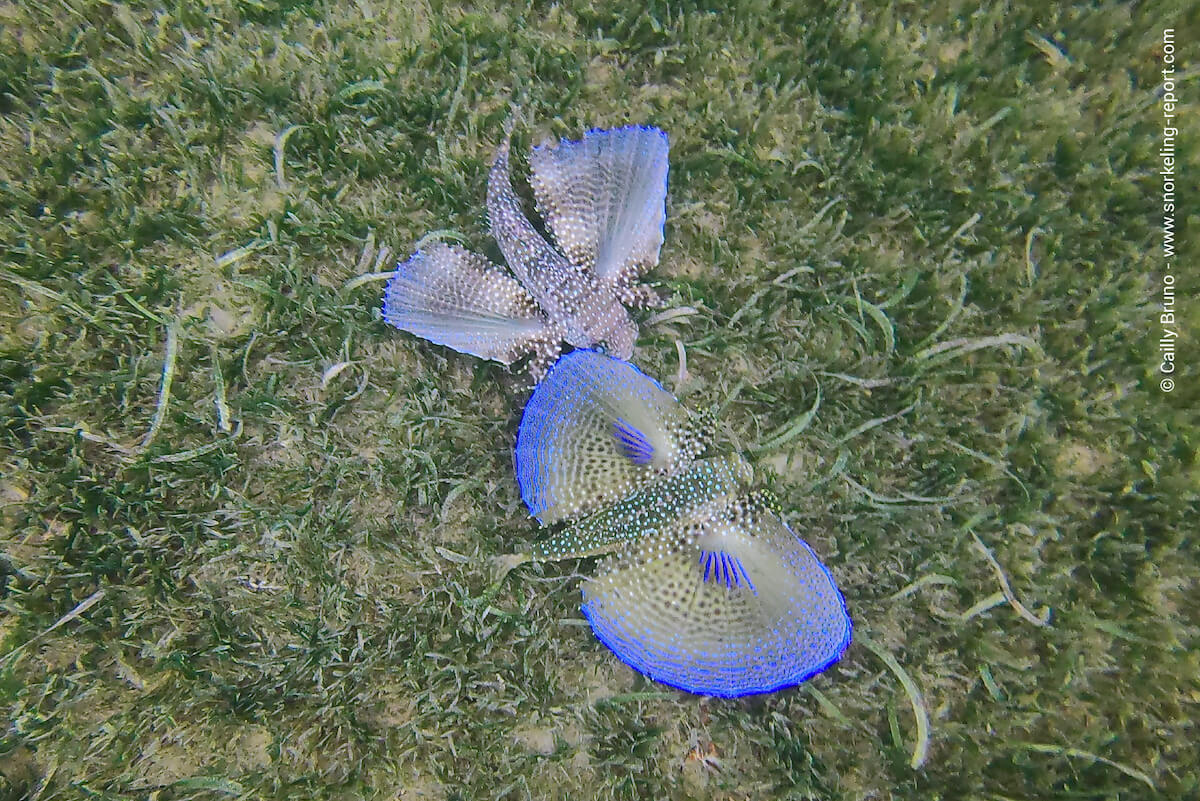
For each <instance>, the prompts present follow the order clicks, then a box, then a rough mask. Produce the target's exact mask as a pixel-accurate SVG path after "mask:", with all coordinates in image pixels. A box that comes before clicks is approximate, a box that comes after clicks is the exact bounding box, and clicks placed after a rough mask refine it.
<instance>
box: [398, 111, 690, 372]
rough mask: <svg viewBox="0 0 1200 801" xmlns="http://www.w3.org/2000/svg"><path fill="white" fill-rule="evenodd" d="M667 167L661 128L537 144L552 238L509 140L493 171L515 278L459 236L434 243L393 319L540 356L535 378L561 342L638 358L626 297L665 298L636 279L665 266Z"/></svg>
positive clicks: (534, 161) (411, 270)
mask: <svg viewBox="0 0 1200 801" xmlns="http://www.w3.org/2000/svg"><path fill="white" fill-rule="evenodd" d="M667 173H668V143H667V137H666V134H665V133H663V132H662V131H661V130H659V129H657V128H651V127H645V126H627V127H624V128H617V129H613V130H599V129H597V130H591V131H588V132H587V133H586V134H585V135H584V137H583V139H581V140H579V141H568V140H563V141H561V142H560V143H558V145H556V146H549V147H537V148H534V150H533V152H532V154H531V156H530V185H531V186H532V187H533V190H534V197H535V201H536V204H537V208H538V210H539V213H540V214H541V215H542V217H543V219H544V220H545V222H546V225H547V228H548V229H549V231H550V234H551V235H552V237H553V238H554V242H555V244H551V243H550V242H549V241H547V240H546V238H545V237H544V236H542V234H541V233H539V231H538V230H537V229H536V228H535V227H534V226H533V224H532V223H531V222H530V221H529V219H528V218H527V217H526V216H525V213H524V211H523V210H522V208H521V203H520V199H519V198H518V196H517V194H516V192H515V191H514V190H513V186H512V180H511V176H510V172H509V142H508V139H507V137H506V138H505V140H504V142H503V143H502V144H501V145H500V147H499V149H498V151H497V154H496V158H495V160H494V162H493V164H492V168H491V170H490V172H489V175H488V188H487V203H486V207H487V217H488V224H489V228H490V230H491V234H492V236H493V238H495V240H496V242H497V244H498V245H499V247H500V250H501V252H502V253H503V254H504V258H505V261H506V262H507V265H508V268H509V270H511V272H512V275H509V274H508V273H506V272H505V271H504V270H503V269H502V268H500V267H499V266H497V265H495V264H493V263H492V262H491V261H489V260H488V259H486V258H485V257H483V256H480V255H478V254H476V253H473V252H471V251H468V250H466V249H464V248H461V247H459V246H457V245H449V244H446V243H435V244H433V245H431V246H429V247H427V248H423V249H422V250H420V251H418V252H417V253H415V254H414V255H413V256H412V257H411V258H409V259H408V260H407V261H405V262H402V263H401V264H399V265H398V266H397V268H396V273H395V275H394V276H393V278H392V279H391V281H390V282H389V283H388V286H387V288H386V289H385V290H384V301H383V319H384V320H385V321H386V322H388V323H389V324H391V325H393V326H395V327H396V328H399V329H401V330H404V331H408V332H410V333H413V334H416V335H417V336H420V337H423V338H425V339H428V340H429V341H431V342H435V343H438V344H441V345H445V346H447V347H450V348H453V349H454V350H457V351H459V352H461V353H467V354H471V355H474V356H479V357H481V358H484V359H492V360H495V361H498V362H501V363H502V364H505V365H510V364H512V363H513V362H515V361H517V360H519V359H521V358H523V357H525V356H527V355H531V356H532V359H531V360H530V362H529V365H528V369H529V372H530V376H531V377H532V378H533V379H534V381H535V382H536V381H538V380H540V379H541V377H542V375H543V374H544V373H545V371H546V369H547V368H548V367H549V366H550V365H551V364H553V362H554V360H555V359H556V358H557V356H558V355H559V353H560V352H561V348H562V341H563V340H566V341H567V342H568V343H570V344H571V345H574V346H576V347H591V346H595V345H599V344H604V345H605V346H606V347H607V349H608V350H609V352H611V353H613V354H615V355H617V356H619V357H621V358H626V359H627V358H629V357H630V356H631V355H632V354H633V345H634V341H635V340H636V338H637V326H636V325H635V324H634V322H633V320H632V318H630V316H629V312H628V311H627V310H626V306H629V307H631V308H639V307H645V306H652V305H657V303H658V298H657V296H656V295H655V294H654V292H653V291H652V290H651V289H650V288H649V287H648V286H646V285H644V284H639V283H638V278H639V277H640V276H641V275H642V274H644V273H645V272H646V271H648V270H650V269H651V268H653V267H654V266H655V265H656V264H657V263H658V258H659V251H660V249H661V247H662V242H663V225H664V222H665V220H666V193H667ZM555 245H557V247H556V246H555ZM514 276H515V277H514Z"/></svg>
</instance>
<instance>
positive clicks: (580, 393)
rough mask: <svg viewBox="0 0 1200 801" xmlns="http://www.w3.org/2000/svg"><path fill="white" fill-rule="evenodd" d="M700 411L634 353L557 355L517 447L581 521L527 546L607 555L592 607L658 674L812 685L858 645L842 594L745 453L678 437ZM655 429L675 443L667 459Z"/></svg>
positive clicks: (525, 470)
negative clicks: (717, 452)
mask: <svg viewBox="0 0 1200 801" xmlns="http://www.w3.org/2000/svg"><path fill="white" fill-rule="evenodd" d="M687 419H688V418H687V412H685V411H684V410H683V409H682V407H681V406H680V404H679V403H678V401H676V400H675V399H674V398H673V397H672V396H670V395H669V393H667V392H666V391H665V390H664V389H662V387H661V386H659V385H658V384H657V382H655V381H653V380H652V379H650V378H649V377H648V376H646V375H644V374H643V373H641V372H640V371H638V370H637V368H635V367H633V366H632V365H629V364H627V363H624V362H620V361H618V360H616V359H612V358H611V357H608V356H604V355H602V354H598V353H595V352H592V351H575V352H573V353H571V354H568V355H567V356H564V357H563V358H562V359H560V360H559V362H558V363H557V364H555V366H554V368H553V369H552V370H551V371H550V373H549V375H547V377H546V379H545V380H544V381H543V382H542V383H541V384H540V385H539V387H538V388H537V389H536V390H535V391H534V393H533V396H532V397H531V398H530V401H529V404H528V405H527V406H526V411H525V417H524V418H523V419H522V422H521V429H520V433H519V434H518V444H517V449H516V456H515V461H516V468H517V476H518V481H519V483H520V484H521V490H522V497H523V498H524V499H525V501H526V504H527V505H528V506H529V508H530V511H531V513H533V515H534V516H535V517H537V518H538V519H539V520H542V522H543V523H547V522H553V521H557V520H563V519H573V520H574V521H575V522H573V523H572V524H571V525H569V526H567V527H566V528H563V529H562V530H560V531H558V532H556V533H554V534H552V535H551V536H550V537H549V538H547V539H545V540H543V541H541V542H539V543H537V544H536V545H535V546H534V548H533V550H532V551H531V552H530V553H529V554H528V555H527V558H530V559H534V560H538V561H549V560H557V559H566V558H577V557H590V556H599V557H601V559H600V562H599V564H598V566H597V570H596V574H595V575H594V576H593V577H592V578H589V579H587V580H585V581H584V583H583V587H582V592H583V599H584V600H583V606H582V610H583V613H584V615H585V617H586V618H587V619H588V622H589V623H590V625H591V627H592V630H593V632H594V633H595V634H596V636H597V638H598V639H599V640H600V641H601V642H603V643H604V644H605V645H606V646H607V647H608V648H609V649H610V650H612V651H613V653H615V654H616V655H617V656H618V657H619V658H620V659H621V660H622V661H624V662H625V663H626V664H628V665H630V666H631V667H633V668H634V669H636V670H638V671H639V672H641V673H643V674H645V675H646V676H648V677H650V678H652V679H654V680H656V681H660V682H663V683H665V684H669V685H672V686H674V687H678V688H680V689H683V690H687V691H689V692H693V693H698V694H703V695H715V696H723V697H736V696H743V695H751V694H756V693H765V692H771V691H773V690H777V689H781V688H784V687H789V686H793V685H796V684H799V683H801V682H803V681H804V680H806V679H807V678H809V677H811V676H812V675H814V674H816V673H819V672H821V671H822V670H824V669H826V668H827V667H829V666H830V665H831V664H833V663H834V662H836V661H837V660H838V659H839V658H840V657H841V654H842V653H843V651H844V650H845V649H846V647H847V646H848V645H849V643H850V638H851V632H852V624H851V621H850V617H849V614H848V612H847V610H846V603H845V599H844V598H843V596H842V594H841V592H840V591H839V590H838V588H837V585H836V583H835V581H834V579H833V576H832V574H831V573H830V572H829V570H828V569H827V568H826V567H825V566H824V565H823V564H822V563H821V562H820V560H819V559H818V557H817V556H816V554H815V553H814V552H813V550H812V549H811V548H810V547H809V546H808V545H807V544H806V543H805V542H804V541H803V540H801V539H800V538H799V537H798V536H796V534H795V533H794V532H792V530H791V529H790V528H789V527H788V526H787V524H786V523H785V522H784V521H783V519H782V517H781V516H780V514H779V508H778V504H777V503H776V502H775V501H774V500H773V498H772V497H771V496H770V495H769V494H767V493H765V492H762V491H756V490H753V489H751V488H750V482H751V479H752V471H751V469H750V467H749V465H748V464H747V463H746V462H745V460H743V459H741V458H740V457H722V458H709V459H697V458H695V457H696V456H697V455H698V454H699V453H700V451H701V448H700V447H698V446H697V445H688V446H687V447H685V448H680V447H679V446H678V445H674V447H675V450H672V449H671V448H672V445H673V443H674V442H676V441H675V440H672V439H671V432H673V431H674V432H678V431H684V432H686V431H687V427H686V424H685V423H680V422H679V421H681V420H682V421H686V420H687ZM618 421H623V422H624V423H625V424H624V425H614V424H615V423H617V422H618ZM628 421H636V422H634V423H632V424H630V423H629V422H628ZM639 425H640V427H639ZM672 426H675V427H674V428H673V427H672ZM630 428H632V429H633V430H635V431H637V432H638V433H639V434H641V436H640V437H638V436H632V437H631V436H630V434H629V433H628V431H629V429H630ZM643 428H644V429H646V431H648V432H650V433H646V431H643ZM677 436H678V435H677ZM683 441H684V442H689V440H687V439H686V438H684V439H683ZM643 442H645V443H654V444H657V445H658V446H659V447H660V448H662V451H661V452H662V453H669V454H671V456H672V458H671V459H670V460H668V461H667V462H666V463H665V464H664V465H663V467H662V468H661V469H659V470H657V471H656V470H654V469H653V468H652V467H651V465H650V464H648V463H644V462H645V460H644V456H645V453H646V452H645V450H644V446H643V444H642V443H643ZM696 442H697V443H699V442H700V440H699V439H697V440H696ZM563 443H566V444H565V446H564V444H563ZM631 443H632V444H631ZM654 444H652V445H651V446H650V447H651V450H652V451H653V448H654ZM592 467H599V468H600V469H599V470H598V472H597V473H596V474H595V475H592V474H590V473H589V470H590V468H592ZM614 497H615V500H614ZM593 509H595V510H596V511H592V512H591V513H590V514H588V513H587V511H585V510H593Z"/></svg>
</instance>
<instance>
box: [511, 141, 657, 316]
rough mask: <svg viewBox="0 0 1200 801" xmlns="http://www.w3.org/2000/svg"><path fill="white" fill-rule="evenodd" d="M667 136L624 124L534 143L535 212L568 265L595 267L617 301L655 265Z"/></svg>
mask: <svg viewBox="0 0 1200 801" xmlns="http://www.w3.org/2000/svg"><path fill="white" fill-rule="evenodd" d="M667 152H668V146H667V136H666V134H665V133H663V132H662V131H661V130H659V129H657V128H648V127H642V126H630V127H626V128H618V129H615V130H610V131H602V130H595V131H589V132H588V133H587V134H586V135H585V136H584V137H583V139H582V140H581V141H578V142H570V141H565V140H564V141H562V142H560V143H559V144H558V145H556V146H550V147H539V148H535V149H534V151H533V154H532V156H531V157H530V168H531V172H532V176H531V178H530V183H531V184H532V185H533V191H534V194H535V196H536V199H537V203H538V210H539V211H540V212H541V214H542V216H543V217H544V218H545V219H546V222H547V224H548V225H549V227H550V230H551V231H552V232H553V234H554V239H555V241H556V242H557V243H558V246H559V248H561V249H562V251H563V252H564V253H565V254H566V255H567V258H568V260H569V261H571V263H572V264H577V265H582V266H584V267H586V268H588V269H590V270H592V271H594V272H595V274H596V276H597V277H598V278H600V280H601V281H602V282H603V283H605V284H607V285H608V286H609V287H611V288H612V289H613V290H614V291H618V292H619V294H621V295H622V300H623V301H626V302H629V301H642V302H644V301H646V300H648V299H649V296H647V295H646V294H645V293H642V292H637V293H634V292H631V291H630V288H631V287H632V286H633V284H634V281H635V280H636V278H637V277H638V276H639V275H641V274H642V273H644V272H646V271H647V270H649V269H651V268H652V267H654V265H656V264H658V256H659V250H660V249H661V248H662V243H663V224H664V222H665V220H666V197H667Z"/></svg>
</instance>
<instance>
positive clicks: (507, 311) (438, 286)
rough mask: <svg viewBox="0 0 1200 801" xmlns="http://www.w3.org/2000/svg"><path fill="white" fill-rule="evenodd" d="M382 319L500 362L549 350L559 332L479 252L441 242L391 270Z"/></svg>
mask: <svg viewBox="0 0 1200 801" xmlns="http://www.w3.org/2000/svg"><path fill="white" fill-rule="evenodd" d="M383 319H384V320H385V321H386V322H388V323H390V324H391V325H394V326H395V327H396V328H399V329H401V330H403V331H408V332H409V333H412V334H416V335H417V336H419V337H422V338H424V339H428V340H429V341H431V342H436V343H437V344H439V345H445V346H447V347H450V348H453V349H454V350H457V351H459V352H460V353H468V354H471V355H472V356H479V357H481V358H484V359H493V360H495V361H498V362H501V363H503V364H511V363H512V362H514V361H516V360H517V359H519V358H521V357H522V356H524V355H526V354H528V353H540V352H543V351H546V350H548V349H551V348H553V347H555V346H556V345H557V343H558V341H559V340H560V339H561V336H562V335H561V331H558V330H556V328H555V327H554V326H553V325H552V324H551V323H550V322H549V321H548V320H547V319H546V316H545V315H544V314H543V313H542V312H541V310H540V309H539V308H538V305H537V303H536V302H535V301H534V299H533V298H532V297H531V296H530V294H529V293H528V292H526V291H525V289H523V288H522V287H521V285H520V284H519V283H517V282H516V281H515V280H514V279H513V278H511V277H510V276H508V275H505V274H504V273H503V272H501V271H500V269H499V268H498V267H496V266H495V265H493V264H491V263H490V262H489V261H488V260H487V259H485V258H484V257H483V256H480V255H478V254H476V253H472V252H470V251H468V250H465V249H463V248H461V247H458V246H457V245H448V244H445V243H441V242H439V243H436V244H434V245H431V246H430V247H428V248H426V249H424V250H421V251H418V252H417V253H416V254H414V255H413V256H412V257H411V258H410V259H408V261H405V262H403V263H401V264H400V265H399V266H398V267H397V268H396V273H395V275H394V276H393V277H392V279H391V281H389V282H388V285H387V289H386V290H385V292H384V298H383Z"/></svg>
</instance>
